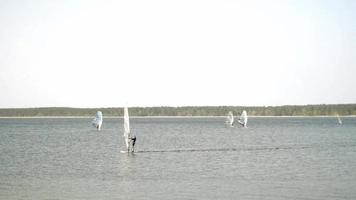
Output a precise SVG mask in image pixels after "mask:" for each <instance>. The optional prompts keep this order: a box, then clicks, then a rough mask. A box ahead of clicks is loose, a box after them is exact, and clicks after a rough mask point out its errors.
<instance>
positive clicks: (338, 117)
mask: <svg viewBox="0 0 356 200" xmlns="http://www.w3.org/2000/svg"><path fill="white" fill-rule="evenodd" d="M336 117H337V122H338V123H339V124H340V125H341V124H342V120H341V118H340V116H339V115H336Z"/></svg>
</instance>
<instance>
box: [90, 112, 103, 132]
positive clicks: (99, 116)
mask: <svg viewBox="0 0 356 200" xmlns="http://www.w3.org/2000/svg"><path fill="white" fill-rule="evenodd" d="M92 124H93V126H94V127H95V128H96V129H97V130H98V131H100V129H101V125H102V124H103V113H102V112H101V111H98V112H96V115H95V118H94V119H93V121H92Z"/></svg>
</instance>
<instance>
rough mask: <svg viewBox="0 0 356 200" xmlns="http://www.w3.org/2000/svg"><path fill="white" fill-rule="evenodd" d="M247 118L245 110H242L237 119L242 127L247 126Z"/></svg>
mask: <svg viewBox="0 0 356 200" xmlns="http://www.w3.org/2000/svg"><path fill="white" fill-rule="evenodd" d="M247 119H248V118H247V112H246V110H243V111H242V113H241V116H240V119H239V123H240V124H241V125H243V126H244V127H247Z"/></svg>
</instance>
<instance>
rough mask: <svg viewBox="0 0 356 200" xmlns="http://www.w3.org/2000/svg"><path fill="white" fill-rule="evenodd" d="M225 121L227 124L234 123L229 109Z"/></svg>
mask: <svg viewBox="0 0 356 200" xmlns="http://www.w3.org/2000/svg"><path fill="white" fill-rule="evenodd" d="M226 123H227V124H229V125H230V126H233V125H234V115H233V114H232V112H231V111H230V112H229V114H228V115H227V118H226Z"/></svg>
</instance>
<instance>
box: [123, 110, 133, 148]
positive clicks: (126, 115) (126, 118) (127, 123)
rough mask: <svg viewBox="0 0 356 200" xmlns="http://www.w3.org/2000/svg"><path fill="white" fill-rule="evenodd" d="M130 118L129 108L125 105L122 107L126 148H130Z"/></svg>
mask: <svg viewBox="0 0 356 200" xmlns="http://www.w3.org/2000/svg"><path fill="white" fill-rule="evenodd" d="M130 137H131V134H130V118H129V110H128V108H127V107H125V108H124V138H125V144H126V148H127V150H129V148H130Z"/></svg>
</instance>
